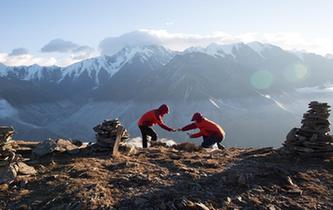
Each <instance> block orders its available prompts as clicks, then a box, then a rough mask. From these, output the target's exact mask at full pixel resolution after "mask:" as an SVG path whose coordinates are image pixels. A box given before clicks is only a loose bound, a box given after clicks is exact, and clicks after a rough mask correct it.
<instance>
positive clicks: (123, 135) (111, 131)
mask: <svg viewBox="0 0 333 210" xmlns="http://www.w3.org/2000/svg"><path fill="white" fill-rule="evenodd" d="M94 131H95V132H96V145H97V146H98V148H99V149H102V148H104V149H106V150H110V149H111V150H112V149H113V148H114V147H115V146H116V147H118V145H119V143H120V141H123V140H126V139H128V138H129V135H128V132H127V130H126V129H125V128H124V127H123V126H122V124H121V123H120V121H119V119H117V118H116V119H113V120H111V119H107V120H104V121H103V122H102V123H100V124H98V125H97V126H95V127H94ZM117 137H118V138H117Z"/></svg>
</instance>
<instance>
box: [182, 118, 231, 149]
mask: <svg viewBox="0 0 333 210" xmlns="http://www.w3.org/2000/svg"><path fill="white" fill-rule="evenodd" d="M192 121H194V123H191V124H189V125H187V126H185V127H183V128H180V129H178V130H180V131H188V130H192V129H199V130H200V131H199V132H198V133H195V134H189V136H190V138H198V137H201V136H202V137H203V142H202V144H201V146H202V147H204V148H209V147H211V146H213V145H214V144H215V143H217V146H218V148H219V149H224V146H223V145H221V142H222V141H223V139H224V137H225V132H224V130H223V128H222V127H221V126H220V125H218V124H217V123H215V122H213V121H211V120H209V119H207V118H205V117H204V116H202V114H200V113H198V112H197V113H195V114H194V115H193V117H192Z"/></svg>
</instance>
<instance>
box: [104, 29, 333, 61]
mask: <svg viewBox="0 0 333 210" xmlns="http://www.w3.org/2000/svg"><path fill="white" fill-rule="evenodd" d="M253 41H259V42H262V43H270V44H273V45H277V46H279V47H282V48H283V49H286V50H297V51H308V52H314V53H317V54H321V55H325V54H327V53H333V41H332V40H330V39H327V38H321V37H316V38H305V37H304V36H303V35H302V34H300V33H290V32H280V33H243V34H238V35H232V34H229V33H225V32H220V31H219V32H214V33H211V34H206V35H199V34H188V33H170V32H168V31H166V30H153V29H141V30H138V31H134V32H130V33H126V34H123V35H121V36H118V37H109V38H106V39H104V40H103V41H102V42H101V43H100V45H99V48H100V49H101V54H107V55H112V54H114V53H116V52H117V51H119V50H120V49H122V48H123V47H126V46H135V45H154V44H159V45H163V46H165V47H167V48H170V49H173V50H180V51H181V50H184V49H186V48H189V47H193V46H199V47H205V46H207V45H209V44H211V43H218V44H231V43H237V42H245V43H247V42H253Z"/></svg>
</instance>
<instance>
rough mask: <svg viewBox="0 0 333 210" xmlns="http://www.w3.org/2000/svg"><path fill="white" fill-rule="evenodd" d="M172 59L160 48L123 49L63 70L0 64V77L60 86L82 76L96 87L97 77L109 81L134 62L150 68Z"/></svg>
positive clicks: (168, 53)
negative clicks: (54, 83)
mask: <svg viewBox="0 0 333 210" xmlns="http://www.w3.org/2000/svg"><path fill="white" fill-rule="evenodd" d="M173 55H174V52H172V51H171V50H168V49H166V48H164V47H162V46H143V47H131V48H130V47H126V48H124V49H122V50H121V51H119V52H118V53H116V54H115V55H113V56H99V57H96V58H90V59H87V60H83V61H81V62H78V63H75V64H72V65H70V66H67V67H64V68H60V67H56V66H51V67H42V66H39V65H32V66H18V67H9V66H5V65H3V64H0V77H2V78H12V79H19V80H26V81H41V80H49V81H52V82H57V83H61V82H62V81H63V80H65V79H67V80H68V79H72V80H78V79H79V78H80V77H81V76H82V75H84V74H86V75H88V77H89V78H90V79H92V80H94V81H95V84H97V85H98V84H99V82H100V81H99V78H100V77H101V76H107V78H109V79H110V78H111V77H112V76H113V75H114V74H115V73H116V72H118V71H119V70H120V69H121V68H122V67H123V66H125V65H126V64H128V63H130V62H132V61H133V59H134V58H138V59H139V61H140V62H141V63H144V62H147V61H148V62H151V63H152V65H155V64H159V65H164V64H166V63H167V62H169V61H170V60H171V58H172V57H173ZM102 74H103V75H102Z"/></svg>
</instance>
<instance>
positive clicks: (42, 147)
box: [32, 139, 78, 157]
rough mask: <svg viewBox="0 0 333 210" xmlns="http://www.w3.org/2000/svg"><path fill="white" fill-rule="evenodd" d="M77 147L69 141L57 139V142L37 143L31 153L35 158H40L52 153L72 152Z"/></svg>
mask: <svg viewBox="0 0 333 210" xmlns="http://www.w3.org/2000/svg"><path fill="white" fill-rule="evenodd" d="M77 149H78V147H77V146H76V145H74V144H73V143H72V142H71V141H70V140H67V139H57V140H52V139H51V140H47V141H42V142H41V143H39V144H38V145H37V146H36V147H35V148H34V149H33V151H32V153H33V154H34V155H36V156H37V157H42V156H44V155H47V154H50V153H53V152H73V151H75V150H77Z"/></svg>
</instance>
